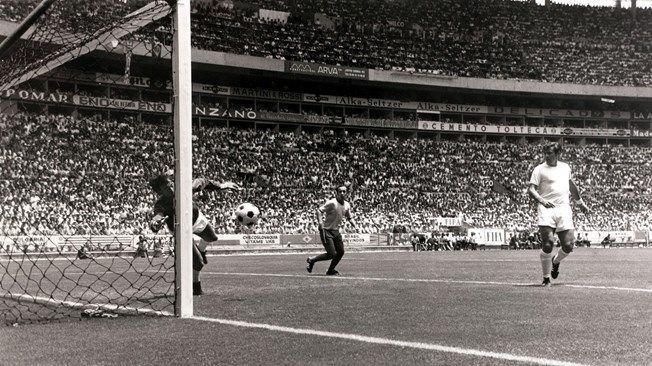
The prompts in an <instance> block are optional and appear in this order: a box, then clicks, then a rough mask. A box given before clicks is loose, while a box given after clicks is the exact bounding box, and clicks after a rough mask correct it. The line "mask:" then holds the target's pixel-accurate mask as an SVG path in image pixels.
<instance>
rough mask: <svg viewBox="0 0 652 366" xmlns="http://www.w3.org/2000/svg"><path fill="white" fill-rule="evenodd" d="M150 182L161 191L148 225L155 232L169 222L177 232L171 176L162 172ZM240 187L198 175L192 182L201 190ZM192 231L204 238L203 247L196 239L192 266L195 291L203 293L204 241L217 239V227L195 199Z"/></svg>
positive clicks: (157, 191) (170, 227) (169, 227)
mask: <svg viewBox="0 0 652 366" xmlns="http://www.w3.org/2000/svg"><path fill="white" fill-rule="evenodd" d="M149 185H150V186H151V187H152V189H153V190H154V192H156V194H158V198H157V200H156V202H155V203H154V210H153V214H154V217H153V218H152V219H151V221H150V224H149V227H150V229H151V230H152V231H153V232H154V233H156V232H158V231H159V230H160V229H161V228H162V227H163V225H164V224H165V225H167V227H168V230H169V231H170V232H171V233H174V190H173V188H172V182H170V179H169V178H168V177H167V176H166V175H164V174H162V175H159V176H157V177H155V178H153V179H151V180H150V181H149ZM239 188H240V187H239V186H238V185H237V184H235V183H233V182H223V183H217V182H215V181H212V180H210V179H206V178H198V179H195V180H194V181H193V182H192V190H193V192H198V191H202V190H227V189H231V190H237V189H239ZM192 232H193V234H195V235H197V236H199V237H200V238H201V239H202V240H203V241H204V247H203V250H201V248H200V246H199V245H197V244H196V243H194V242H193V244H192V248H193V256H192V269H193V276H192V278H193V284H192V293H193V295H202V294H203V293H204V292H203V291H202V288H201V281H200V278H199V273H200V271H201V270H202V268H204V264H207V263H208V261H207V259H206V248H205V243H210V242H213V241H215V240H217V234H215V229H213V226H212V225H211V224H210V222H209V221H208V219H207V218H206V216H204V214H203V213H202V212H201V211H200V210H199V208H198V207H197V205H196V204H195V202H193V203H192Z"/></svg>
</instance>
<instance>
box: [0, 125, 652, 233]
mask: <svg viewBox="0 0 652 366" xmlns="http://www.w3.org/2000/svg"><path fill="white" fill-rule="evenodd" d="M195 132H196V133H197V134H196V135H195V136H194V143H193V149H194V151H193V165H194V172H195V176H196V177H200V176H203V177H209V178H213V179H217V180H233V181H236V182H239V183H240V184H241V185H242V186H244V187H245V189H243V190H242V191H240V192H238V193H236V194H234V195H224V194H222V193H213V192H211V193H200V194H198V196H197V197H196V200H197V202H198V204H199V205H200V206H201V207H202V210H203V211H204V212H206V213H207V216H208V217H209V218H210V219H211V220H213V223H214V224H215V227H216V228H217V231H218V232H219V233H232V232H236V231H237V227H236V225H235V222H234V221H233V220H232V218H231V215H232V210H233V207H235V206H236V205H237V204H239V203H241V202H246V201H249V202H252V203H254V204H255V205H257V206H258V207H260V208H261V210H262V212H263V214H264V219H263V220H261V222H260V224H259V225H258V228H257V231H258V232H281V233H314V232H316V230H317V227H316V222H315V216H314V211H315V208H316V207H318V205H319V204H321V203H323V201H324V200H325V199H326V198H328V197H329V196H330V195H331V194H332V191H331V189H332V187H333V186H334V185H336V184H342V183H346V184H349V185H350V187H351V190H352V195H351V198H350V200H351V201H352V204H353V207H354V215H355V217H356V220H357V222H358V226H359V228H361V231H363V232H391V230H392V228H393V227H394V226H395V225H397V224H398V225H405V226H407V227H409V228H410V230H414V231H422V232H425V231H431V230H432V229H433V227H434V218H436V217H460V215H462V217H463V218H464V221H465V222H466V224H467V225H470V226H477V227H501V228H505V229H507V230H512V231H522V230H528V229H532V228H533V224H534V214H535V206H534V203H533V201H532V200H530V199H529V198H528V197H527V195H526V194H525V189H526V186H527V182H528V179H529V174H530V172H531V170H532V168H533V167H534V166H535V165H536V164H538V162H540V161H541V160H542V155H541V152H540V148H539V146H537V145H525V144H522V145H521V144H509V143H480V142H453V141H435V140H432V139H424V138H409V139H393V138H388V137H378V136H370V137H364V136H361V135H347V134H344V135H337V134H335V133H334V132H333V131H332V130H329V129H325V130H324V132H320V133H306V132H305V131H304V132H300V133H290V132H288V133H286V132H274V131H272V130H254V129H238V128H233V127H230V128H226V127H202V128H201V129H200V130H198V131H197V130H196V131H195ZM0 142H1V143H0V208H1V211H0V213H1V214H0V233H2V234H4V235H38V234H45V235H48V234H66V235H68V234H77V235H90V234H93V235H95V234H109V235H111V234H135V233H142V232H147V229H146V227H147V222H148V218H149V215H150V214H149V213H150V210H151V205H152V203H153V202H154V200H155V197H154V194H153V192H152V191H151V189H150V188H149V186H148V184H147V181H148V178H150V177H152V176H154V175H155V174H158V173H161V172H163V171H165V170H167V169H169V168H170V167H171V164H172V161H173V136H172V129H171V128H170V126H169V125H166V124H158V125H155V124H146V123H140V122H136V121H128V120H125V121H106V120H101V119H93V118H77V119H76V118H72V117H69V116H60V115H30V114H26V113H18V114H15V115H6V114H2V115H0ZM562 160H565V161H569V162H570V163H571V165H572V166H573V169H574V172H575V179H576V181H577V182H578V185H579V186H580V187H581V188H582V189H583V190H584V191H585V194H584V196H585V201H587V203H588V204H589V205H590V206H592V209H593V213H592V214H591V215H590V216H589V217H586V216H583V215H578V216H577V226H578V228H579V229H585V230H591V229H596V230H597V229H600V230H607V229H609V230H650V229H652V210H651V209H650V208H651V207H652V165H651V164H652V163H651V162H652V150H651V149H649V148H647V149H646V148H638V147H618V146H593V145H588V146H582V147H580V146H568V147H567V148H566V151H565V153H564V155H563V157H562Z"/></svg>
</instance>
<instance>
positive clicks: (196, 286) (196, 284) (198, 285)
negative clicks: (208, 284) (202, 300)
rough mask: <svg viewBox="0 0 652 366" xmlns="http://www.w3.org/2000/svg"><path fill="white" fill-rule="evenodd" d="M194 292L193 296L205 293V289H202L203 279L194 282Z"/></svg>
mask: <svg viewBox="0 0 652 366" xmlns="http://www.w3.org/2000/svg"><path fill="white" fill-rule="evenodd" d="M192 294H193V296H199V295H203V294H204V291H202V289H201V281H197V282H193V283H192Z"/></svg>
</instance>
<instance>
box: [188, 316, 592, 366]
mask: <svg viewBox="0 0 652 366" xmlns="http://www.w3.org/2000/svg"><path fill="white" fill-rule="evenodd" d="M188 319H193V320H200V321H205V322H211V323H219V324H224V325H231V326H236V327H245V328H255V329H264V330H271V331H276V332H284V333H292V334H304V335H312V336H318V337H326V338H337V339H345V340H350V341H357V342H363V343H371V344H380V345H387V346H397V347H403V348H414V349H420V350H427V351H438V352H446V353H455V354H459V355H463V356H474V357H485V358H494V359H499V360H507V361H516V362H524V363H530V364H536V365H546V366H582V364H579V363H574V362H568V361H559V360H552V359H547V358H539V357H530V356H519V355H513V354H509V353H500V352H493V351H483V350H477V349H471V348H460V347H451V346H444V345H440V344H434V343H423V342H410V341H401V340H394V339H389V338H379V337H370V336H365V335H361V334H351V333H337V332H327V331H321V330H314V329H305V328H291V327H284V326H279V325H271V324H262V323H249V322H245V321H239V320H228V319H218V318H208V317H203V316H193V317H191V318H188Z"/></svg>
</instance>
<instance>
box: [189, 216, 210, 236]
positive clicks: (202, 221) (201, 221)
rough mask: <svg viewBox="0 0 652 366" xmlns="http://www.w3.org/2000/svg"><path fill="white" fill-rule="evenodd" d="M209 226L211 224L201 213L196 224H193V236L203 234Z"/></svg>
mask: <svg viewBox="0 0 652 366" xmlns="http://www.w3.org/2000/svg"><path fill="white" fill-rule="evenodd" d="M208 224H209V222H208V218H207V217H206V216H204V214H203V213H201V211H199V214H198V215H197V220H196V221H195V223H194V224H192V232H193V234H199V233H201V232H202V231H204V229H206V226H208Z"/></svg>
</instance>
